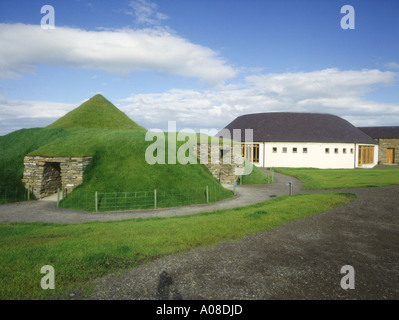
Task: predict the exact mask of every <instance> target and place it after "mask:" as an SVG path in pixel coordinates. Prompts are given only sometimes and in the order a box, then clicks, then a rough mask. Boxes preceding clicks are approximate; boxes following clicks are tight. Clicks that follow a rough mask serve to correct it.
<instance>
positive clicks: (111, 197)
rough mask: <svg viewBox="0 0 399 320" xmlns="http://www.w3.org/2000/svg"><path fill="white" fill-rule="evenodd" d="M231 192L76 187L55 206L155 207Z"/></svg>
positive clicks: (219, 197)
mask: <svg viewBox="0 0 399 320" xmlns="http://www.w3.org/2000/svg"><path fill="white" fill-rule="evenodd" d="M233 194H234V191H230V190H226V189H224V188H223V187H221V186H215V187H205V188H197V189H186V190H148V191H132V192H79V191H77V190H76V191H74V192H72V193H70V194H68V195H66V196H65V197H62V195H61V194H59V195H58V201H57V206H58V207H59V208H69V209H78V210H85V211H95V212H98V211H124V210H134V209H156V208H167V207H177V206H182V205H189V204H201V203H207V202H215V201H218V200H222V199H225V198H228V197H230V196H232V195H233Z"/></svg>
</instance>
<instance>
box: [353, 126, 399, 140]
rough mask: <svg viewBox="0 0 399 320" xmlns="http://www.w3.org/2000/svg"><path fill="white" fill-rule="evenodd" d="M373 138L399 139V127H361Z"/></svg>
mask: <svg viewBox="0 0 399 320" xmlns="http://www.w3.org/2000/svg"><path fill="white" fill-rule="evenodd" d="M359 129H360V130H362V131H363V132H364V133H366V134H367V135H369V136H370V137H372V138H373V139H399V127H359Z"/></svg>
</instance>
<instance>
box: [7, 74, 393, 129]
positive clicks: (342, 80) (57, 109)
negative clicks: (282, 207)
mask: <svg viewBox="0 0 399 320" xmlns="http://www.w3.org/2000/svg"><path fill="white" fill-rule="evenodd" d="M395 84H396V74H395V73H392V72H388V71H386V72H382V71H379V70H360V71H355V70H349V71H340V70H337V69H326V70H320V71H314V72H307V73H305V72H298V73H283V74H264V75H259V76H256V77H255V76H253V77H247V78H246V82H244V83H242V84H241V85H237V84H235V85H224V86H219V87H218V88H213V89H207V90H182V89H172V90H169V91H166V92H161V93H152V94H151V93H149V94H134V95H131V96H130V97H127V98H125V99H120V100H118V101H111V102H113V103H114V104H115V105H116V106H117V107H118V108H119V109H121V110H122V111H123V112H125V113H126V114H127V115H128V116H129V117H130V118H131V119H132V120H134V121H136V122H137V123H138V124H140V125H142V126H144V127H146V128H147V129H155V128H158V129H162V130H167V127H168V121H177V129H178V130H181V129H184V128H190V129H193V130H195V131H197V132H199V130H200V129H213V128H215V129H221V128H223V127H225V126H226V125H227V124H228V123H229V122H231V121H232V120H234V119H235V118H236V117H238V116H240V115H243V114H248V113H258V112H275V111H285V112H322V113H331V114H335V115H338V116H341V117H343V118H344V119H346V120H348V121H350V122H351V123H352V124H354V125H357V126H367V125H399V102H398V103H382V102H378V101H370V100H368V99H367V98H366V96H365V93H367V92H369V91H370V90H372V88H373V87H378V86H379V85H385V86H388V85H395ZM79 104H80V103H76V105H75V106H71V105H67V104H56V103H51V102H47V103H46V102H35V101H34V102H29V101H25V102H23V101H13V100H7V99H4V98H3V99H1V98H0V124H1V119H2V118H3V119H5V118H7V119H11V120H12V121H14V122H15V121H17V120H18V119H17V118H20V121H21V122H20V126H21V127H24V124H23V123H24V122H23V121H25V120H23V119H22V118H27V117H30V118H36V119H37V120H38V122H39V120H40V119H41V118H42V117H49V118H54V119H55V118H58V117H60V116H62V115H63V114H65V113H66V112H67V111H69V110H71V109H73V108H75V107H77V106H78V105H79ZM11 120H10V121H11ZM49 123H51V122H49ZM29 125H31V123H29ZM0 135H1V133H0Z"/></svg>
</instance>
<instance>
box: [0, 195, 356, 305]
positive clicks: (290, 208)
mask: <svg viewBox="0 0 399 320" xmlns="http://www.w3.org/2000/svg"><path fill="white" fill-rule="evenodd" d="M353 198H354V195H352V194H344V193H326V194H307V195H295V196H291V197H289V196H282V197H279V198H275V199H272V200H269V201H265V202H261V203H258V204H256V205H251V206H247V207H241V208H236V209H228V210H221V211H214V212H208V213H200V214H194V215H187V216H178V217H177V216H176V217H170V218H148V219H131V220H125V221H112V222H90V223H82V224H69V225H65V224H64V225H60V224H48V223H11V224H2V225H0V240H1V241H0V258H1V259H0V299H2V300H4V299H51V298H54V297H57V298H63V297H67V295H68V293H69V292H71V291H73V290H75V289H76V288H78V287H82V288H84V289H85V290H84V291H85V292H86V293H87V292H89V290H90V285H89V283H90V281H91V280H93V279H95V278H97V277H100V276H103V275H105V274H109V273H114V272H118V271H123V270H125V269H127V268H131V267H135V266H137V265H139V264H143V263H145V262H148V261H151V260H153V259H155V258H158V257H161V256H165V255H169V254H173V253H177V252H183V251H187V250H190V249H193V248H198V247H205V246H211V245H214V244H216V243H218V242H220V241H226V240H240V239H242V237H243V236H245V235H250V234H254V233H256V232H261V231H266V230H270V229H271V228H273V227H276V226H279V225H282V224H284V223H287V222H288V221H292V220H296V219H300V218H303V217H306V216H312V215H315V214H317V213H319V212H323V211H327V210H330V209H332V208H334V207H337V206H341V205H344V204H346V203H348V202H349V201H351V200H352V199H353ZM44 265H51V266H53V267H54V269H55V290H43V289H41V286H40V281H41V278H42V277H43V276H44V275H43V274H41V273H40V270H41V267H42V266H44Z"/></svg>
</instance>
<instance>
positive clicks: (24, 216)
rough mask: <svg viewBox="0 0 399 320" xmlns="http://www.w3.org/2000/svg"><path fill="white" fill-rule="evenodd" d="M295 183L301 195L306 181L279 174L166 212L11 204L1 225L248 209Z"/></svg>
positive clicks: (0, 213) (1, 211)
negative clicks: (216, 199)
mask: <svg viewBox="0 0 399 320" xmlns="http://www.w3.org/2000/svg"><path fill="white" fill-rule="evenodd" d="M288 181H293V186H294V189H293V193H298V192H299V191H300V190H301V188H302V182H301V181H299V180H297V179H295V178H293V177H289V176H286V175H283V174H279V173H275V183H273V184H271V185H251V186H238V187H237V188H236V192H237V196H235V197H233V198H230V199H226V200H222V201H219V202H214V203H209V204H201V205H190V206H184V207H174V208H165V209H152V210H151V209H150V210H134V211H121V212H85V211H79V210H70V209H61V208H56V207H55V203H54V202H53V201H45V200H40V201H30V202H20V203H11V204H5V205H1V206H0V223H7V222H50V223H81V222H87V221H110V220H125V219H134V218H149V217H170V216H177V215H186V214H193V213H198V212H205V211H214V210H221V209H230V208H235V207H242V206H247V205H250V204H254V203H257V202H261V201H264V200H268V199H271V198H273V197H276V196H281V195H284V194H288V192H289V189H288V186H287V185H286V183H287V182H288Z"/></svg>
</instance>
